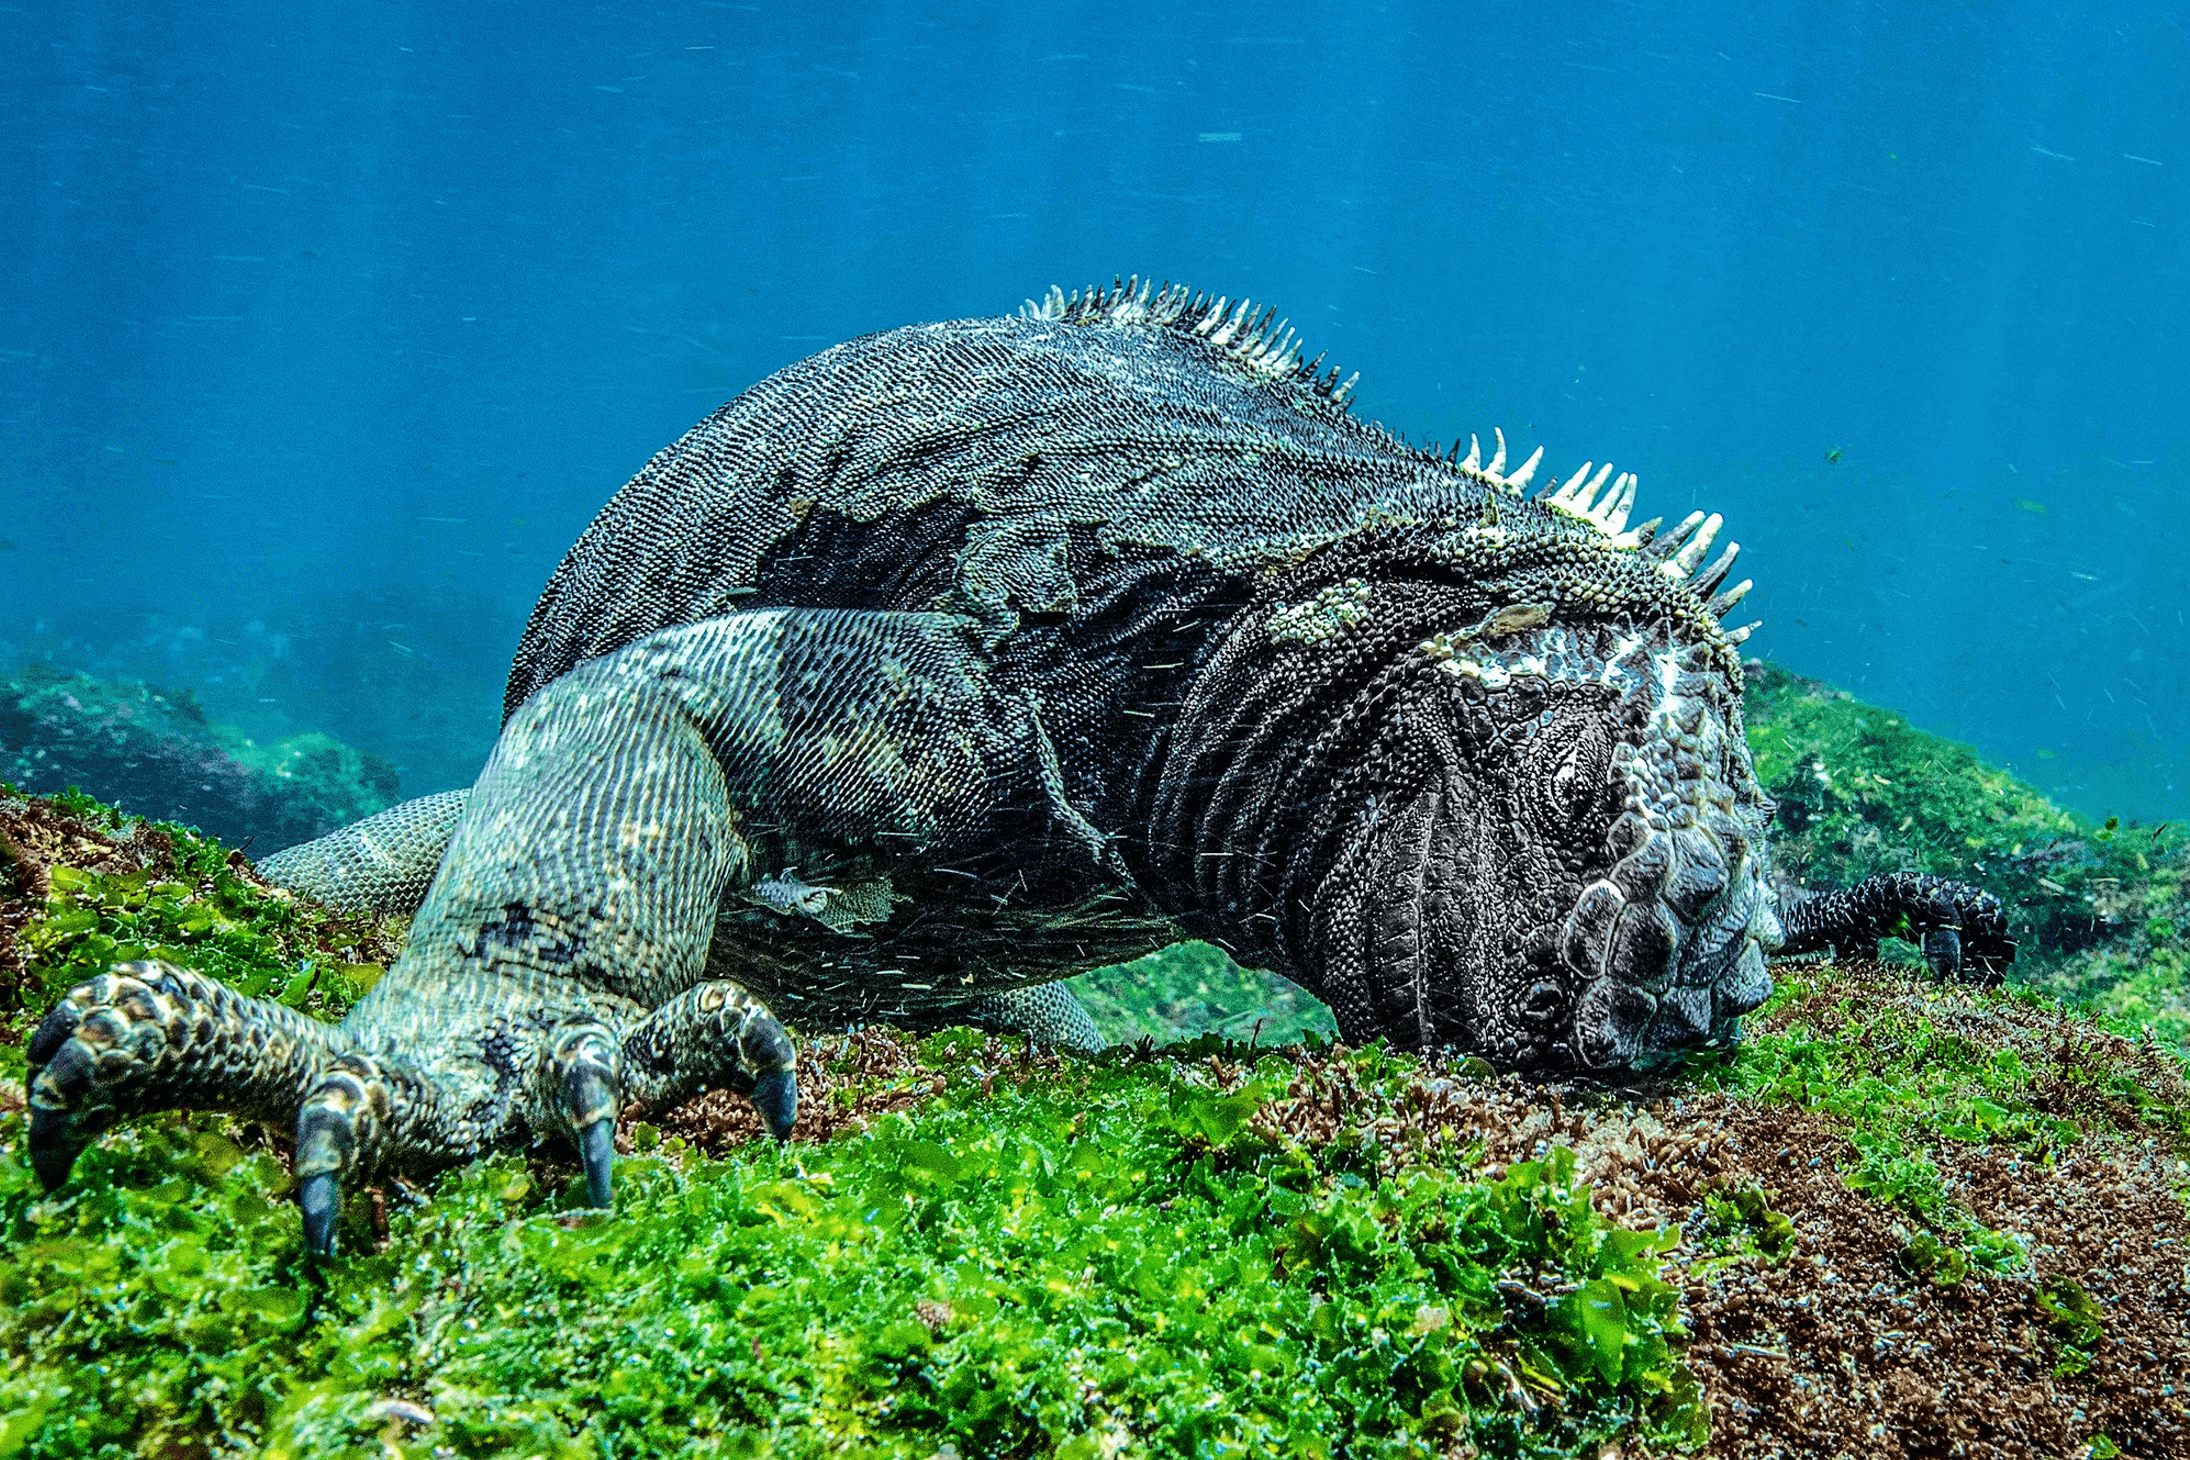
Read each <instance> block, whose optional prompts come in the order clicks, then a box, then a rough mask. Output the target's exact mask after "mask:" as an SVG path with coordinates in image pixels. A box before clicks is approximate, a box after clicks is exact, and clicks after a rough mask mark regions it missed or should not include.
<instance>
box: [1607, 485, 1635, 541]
mask: <svg viewBox="0 0 2190 1460" xmlns="http://www.w3.org/2000/svg"><path fill="white" fill-rule="evenodd" d="M1635 481H1636V477H1635V474H1634V473H1633V472H1622V473H1621V474H1620V479H1619V480H1618V481H1616V482H1614V483H1613V484H1612V491H1613V494H1614V496H1616V497H1617V498H1618V501H1616V502H1615V503H1614V504H1613V507H1612V510H1611V511H1610V512H1608V513H1606V514H1605V519H1604V525H1605V530H1606V531H1608V532H1610V533H1612V534H1613V535H1615V536H1617V535H1618V534H1619V533H1621V532H1622V531H1624V530H1625V529H1626V527H1627V514H1628V512H1629V511H1631V510H1632V509H1633V508H1634V506H1635Z"/></svg>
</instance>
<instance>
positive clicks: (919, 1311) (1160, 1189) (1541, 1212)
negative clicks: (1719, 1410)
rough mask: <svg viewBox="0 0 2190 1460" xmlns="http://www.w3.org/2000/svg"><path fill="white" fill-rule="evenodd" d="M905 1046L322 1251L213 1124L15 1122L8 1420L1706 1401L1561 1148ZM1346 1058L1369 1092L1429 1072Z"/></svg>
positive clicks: (1127, 1423) (1587, 1450)
mask: <svg viewBox="0 0 2190 1460" xmlns="http://www.w3.org/2000/svg"><path fill="white" fill-rule="evenodd" d="M1234 1052H1235V1053H1243V1052H1242V1051H1239V1050H1237V1049H1236V1048H1235V1051H1234ZM918 1053H919V1058H920V1062H921V1066H922V1069H923V1072H924V1073H923V1078H926V1079H929V1080H931V1081H933V1082H934V1084H935V1085H938V1086H940V1087H941V1088H939V1089H933V1090H932V1093H931V1094H930V1096H929V1098H927V1099H926V1100H924V1101H923V1102H922V1103H920V1104H919V1105H918V1106H916V1107H913V1108H910V1109H904V1110H899V1111H895V1112H892V1113H889V1114H887V1115H884V1116H883V1117H881V1118H880V1119H878V1120H876V1121H874V1122H873V1123H872V1124H871V1125H870V1126H869V1127H868V1128H866V1129H864V1130H861V1131H858V1132H857V1133H855V1134H852V1135H850V1136H848V1137H847V1138H844V1139H839V1140H835V1141H831V1142H829V1143H827V1144H824V1145H806V1146H791V1147H778V1146H774V1145H767V1144H754V1145H748V1146H745V1147H742V1148H740V1149H738V1150H736V1152H735V1153H734V1154H733V1155H732V1156H731V1157H730V1159H726V1160H718V1159H713V1158H709V1157H705V1156H702V1155H700V1154H698V1153H697V1152H693V1151H691V1150H689V1149H678V1148H679V1147H681V1145H682V1143H681V1142H679V1141H674V1140H672V1141H670V1142H666V1143H664V1144H663V1145H662V1146H661V1147H659V1148H657V1154H654V1155H649V1156H641V1157H636V1158H627V1159H626V1160H624V1161H623V1162H621V1163H620V1167H619V1172H618V1201H617V1211H616V1214H615V1215H614V1216H613V1217H612V1218H603V1217H601V1216H599V1215H597V1214H587V1213H580V1212H578V1211H576V1210H575V1209H574V1205H575V1203H576V1201H577V1200H578V1198H579V1190H578V1188H577V1184H576V1183H575V1182H573V1181H568V1180H566V1181H563V1182H561V1183H560V1184H558V1183H556V1182H554V1181H543V1180H541V1179H539V1178H538V1177H537V1176H536V1175H535V1173H534V1170H533V1169H532V1168H528V1166H527V1164H526V1162H525V1161H524V1160H523V1159H522V1158H519V1157H516V1156H505V1157H500V1158H496V1159H493V1160H489V1161H484V1162H480V1163H476V1164H474V1165H471V1166H469V1167H466V1168H463V1169H462V1170H459V1171H457V1172H453V1173H451V1174H449V1175H448V1176H445V1177H443V1178H442V1179H441V1180H440V1182H439V1183H438V1185H437V1186H436V1187H435V1188H434V1190H433V1195H432V1200H431V1201H430V1202H429V1203H427V1204H424V1205H422V1206H416V1207H411V1208H408V1209H406V1210H403V1211H400V1212H398V1213H397V1214H396V1215H395V1217H394V1219H393V1220H392V1222H391V1223H390V1228H389V1236H388V1240H387V1243H386V1245H385V1246H384V1247H383V1248H382V1250H380V1251H378V1252H372V1253H369V1254H368V1255H363V1256H359V1257H354V1258H342V1259H336V1260H334V1261H332V1262H328V1263H324V1264H314V1263H312V1262H311V1261H309V1260H308V1259H306V1258H305V1257H304V1255H303V1254H302V1251H301V1230H300V1224H299V1221H298V1219H297V1217H296V1214H295V1211H294V1209H293V1207H291V1206H290V1205H288V1204H287V1203H286V1202H285V1201H283V1200H282V1196H283V1195H284V1194H285V1193H284V1191H283V1186H284V1182H283V1180H282V1176H281V1172H280V1168H279V1167H278V1166H277V1165H275V1164H274V1163H273V1162H272V1161H271V1160H270V1159H269V1158H267V1157H266V1156H264V1155H251V1156H245V1155H243V1154H242V1153H241V1152H239V1151H237V1150H236V1149H235V1148H234V1147H233V1146H232V1145H230V1144H229V1143H228V1142H227V1141H226V1140H225V1139H224V1138H223V1137H222V1136H220V1135H219V1134H218V1132H217V1130H216V1129H215V1126H216V1125H217V1122H213V1121H211V1120H209V1119H207V1118H196V1119H192V1118H187V1117H168V1118H164V1119H160V1120H153V1121H147V1122H141V1123H139V1124H138V1125H137V1126H136V1127H134V1128H133V1129H132V1130H130V1131H128V1132H125V1133H123V1134H121V1135H119V1136H117V1137H115V1138H112V1139H110V1140H109V1141H108V1142H106V1143H105V1144H104V1146H103V1147H102V1148H100V1149H98V1150H95V1151H93V1152H90V1153H87V1155H86V1157H85V1158H84V1164H83V1169H82V1170H81V1171H80V1172H79V1175H78V1177H77V1179H76V1180H75V1181H74V1182H72V1183H71V1185H70V1186H69V1187H68V1188H66V1189H64V1190H63V1191H62V1192H61V1193H59V1194H58V1195H56V1196H53V1197H45V1196H43V1195H41V1194H40V1193H38V1192H37V1191H36V1189H35V1187H34V1184H33V1183H32V1181H31V1178H30V1175H29V1173H28V1171H27V1170H26V1169H25V1167H24V1165H23V1162H22V1159H21V1145H22V1126H21V1123H20V1121H19V1120H14V1119H10V1120H9V1121H7V1122H6V1123H5V1124H0V1230H5V1231H6V1233H7V1237H8V1243H7V1246H8V1256H7V1258H6V1259H0V1292H4V1293H6V1294H7V1295H8V1296H9V1298H10V1301H9V1303H8V1305H7V1311H6V1313H5V1314H4V1315H0V1353H4V1354H6V1355H7V1359H8V1363H9V1366H10V1367H9V1368H8V1370H7V1372H6V1376H5V1377H0V1437H7V1436H13V1437H16V1438H18V1439H19V1440H20V1441H21V1443H22V1444H23V1445H24V1447H25V1453H36V1454H46V1455H74V1454H87V1455H88V1454H94V1453H99V1452H100V1451H101V1450H102V1449H104V1450H109V1451H110V1452H119V1453H130V1452H135V1453H162V1452H172V1451H173V1449H174V1448H175V1447H176V1446H177V1445H183V1446H184V1447H185V1448H197V1447H200V1446H202V1447H203V1448H202V1449H200V1453H204V1452H205V1451H206V1450H216V1451H217V1450H220V1449H225V1448H237V1449H257V1450H263V1452H264V1453H269V1454H299V1455H302V1454H311V1455H332V1454H357V1455H368V1454H371V1455H379V1454H384V1453H396V1454H404V1455H412V1454H415V1455H421V1456H423V1455H427V1454H433V1453H440V1454H447V1453H451V1452H453V1453H458V1454H493V1453H504V1452H509V1453H533V1452H537V1453H543V1454H583V1455H588V1456H596V1455H619V1456H621V1455H632V1454H668V1453H678V1454H753V1453H768V1452H782V1453H787V1454H837V1453H846V1452H850V1453H873V1454H903V1455H918V1456H928V1455H933V1454H936V1453H938V1451H939V1449H941V1447H943V1446H945V1445H948V1446H950V1447H951V1448H952V1449H953V1450H954V1451H955V1452H956V1453H958V1454H960V1455H965V1456H974V1455H1008V1454H1028V1453H1055V1454H1061V1455H1082V1454H1084V1455H1097V1454H1107V1453H1115V1452H1116V1450H1117V1449H1118V1447H1119V1446H1120V1445H1122V1444H1130V1445H1132V1446H1133V1447H1135V1448H1139V1449H1145V1450H1147V1451H1149V1452H1151V1453H1158V1454H1179V1455H1200V1454H1222V1453H1255V1454H1288V1455H1318V1454H1345V1455H1428V1454H1436V1453H1447V1452H1449V1451H1450V1450H1451V1449H1452V1447H1453V1446H1454V1445H1455V1444H1456V1443H1458V1442H1460V1441H1463V1440H1465V1441H1467V1442H1468V1443H1471V1444H1473V1445H1474V1446H1476V1447H1478V1448H1479V1450H1480V1452H1481V1453H1486V1454H1508V1455H1553V1454H1589V1455H1595V1454H1597V1453H1598V1450H1599V1448H1600V1447H1601V1446H1602V1445H1603V1444H1604V1443H1605V1442H1607V1441H1610V1440H1613V1439H1615V1438H1616V1437H1621V1436H1626V1437H1630V1438H1632V1439H1637V1440H1644V1439H1647V1440H1654V1441H1656V1442H1659V1443H1662V1444H1672V1445H1686V1444H1689V1443H1693V1442H1694V1441H1696V1440H1699V1439H1700V1438H1701V1437H1702V1434H1703V1423H1704V1418H1703V1411H1702V1408H1701V1403H1700V1394H1699V1391H1698V1389H1697V1386H1696V1384H1695V1381H1694V1379H1693V1378H1692V1376H1690V1375H1689V1374H1688V1373H1687V1371H1686V1369H1685V1367H1684V1366H1683V1364H1682V1363H1681V1360H1680V1356H1679V1347H1680V1343H1681V1340H1682V1329H1681V1326H1680V1323H1679V1318H1678V1311H1677V1310H1678V1296H1677V1293H1676V1292H1675V1290H1674V1289H1673V1288H1672V1287H1671V1286H1669V1285H1668V1284H1666V1283H1665V1282H1664V1281H1663V1280H1662V1279H1661V1277H1660V1269H1661V1267H1662V1264H1663V1262H1664V1255H1665V1253H1666V1252H1667V1251H1669V1250H1670V1249H1671V1247H1672V1246H1673V1245H1674V1243H1675V1242H1677V1241H1678V1232H1677V1230H1671V1229H1668V1230H1663V1231H1651V1232H1636V1231H1627V1230H1623V1229H1621V1228H1618V1227H1616V1226H1614V1225H1612V1224H1611V1223H1609V1222H1607V1221H1606V1220H1605V1219H1603V1218H1602V1217H1601V1216H1600V1215H1599V1214H1598V1212H1597V1210H1596V1209H1595V1207H1594V1206H1593V1204H1592V1201H1591V1193H1590V1191H1589V1189H1588V1188H1587V1187H1586V1186H1584V1185H1581V1184H1580V1183H1579V1182H1577V1181H1576V1179H1575V1176H1574V1157H1573V1153H1572V1152H1571V1151H1568V1150H1564V1149H1559V1148H1555V1149H1553V1150H1551V1151H1549V1152H1548V1153H1547V1154H1546V1156H1545V1157H1544V1158H1543V1159H1542V1160H1539V1161H1527V1162H1516V1163H1513V1164H1512V1165H1510V1166H1509V1167H1507V1168H1506V1169H1505V1170H1504V1171H1503V1172H1500V1173H1497V1174H1495V1175H1492V1174H1490V1173H1484V1172H1477V1171H1472V1170H1468V1169H1465V1167H1464V1166H1460V1167H1458V1168H1457V1169H1455V1167H1454V1166H1453V1165H1448V1164H1446V1161H1445V1160H1443V1159H1437V1158H1436V1157H1437V1155H1438V1153H1437V1152H1436V1151H1435V1148H1428V1149H1427V1150H1426V1152H1425V1153H1424V1156H1425V1157H1427V1158H1416V1157H1399V1158H1395V1159H1391V1160H1387V1161H1384V1162H1382V1163H1381V1164H1380V1166H1378V1167H1376V1168H1373V1169H1372V1170H1371V1172H1370V1174H1369V1175H1367V1176H1365V1175H1364V1174H1363V1173H1362V1171H1361V1169H1360V1161H1359V1158H1358V1142H1357V1141H1355V1140H1352V1139H1350V1138H1345V1137H1342V1138H1339V1139H1334V1140H1332V1141H1329V1142H1325V1143H1322V1144H1320V1145H1315V1146H1310V1145H1303V1144H1301V1143H1298V1142H1290V1141H1286V1140H1283V1139H1273V1138H1272V1137H1271V1136H1270V1135H1269V1134H1268V1133H1266V1132H1263V1131H1259V1130H1258V1129H1257V1122H1256V1120H1255V1113H1256V1112H1257V1111H1258V1110H1259V1109H1260V1108H1261V1107H1262V1105H1263V1104H1264V1103H1265V1102H1266V1101H1267V1100H1268V1099H1269V1098H1271V1094H1272V1093H1273V1092H1275V1091H1276V1090H1278V1089H1281V1088H1282V1087H1283V1086H1284V1084H1285V1082H1286V1081H1287V1080H1288V1079H1290V1078H1292V1077H1293V1076H1294V1075H1295V1073H1296V1071H1295V1069H1294V1067H1293V1066H1291V1065H1290V1064H1288V1063H1287V1062H1285V1061H1283V1060H1280V1059H1277V1058H1275V1057H1273V1056H1268V1055H1264V1056H1262V1057H1261V1059H1262V1061H1263V1062H1264V1063H1263V1064H1261V1065H1258V1066H1254V1067H1249V1066H1247V1065H1245V1064H1244V1063H1243V1062H1242V1063H1235V1064H1234V1065H1232V1066H1231V1067H1230V1068H1229V1069H1227V1070H1226V1071H1225V1072H1224V1073H1223V1074H1219V1075H1212V1074H1211V1073H1210V1065H1209V1062H1208V1061H1207V1060H1206V1059H1204V1060H1202V1061H1186V1060H1179V1059H1169V1058H1144V1057H1137V1056H1135V1055H1133V1054H1132V1053H1130V1052H1126V1053H1120V1054H1115V1055H1111V1056H1107V1057H1104V1058H1101V1059H1098V1060H1094V1061H1089V1062H1077V1061H1075V1062H1067V1063H1062V1064H1057V1063H1045V1062H1043V1061H1039V1060H1034V1059H1030V1058H1028V1057H1027V1056H1026V1055H1025V1054H1024V1053H1018V1054H1014V1053H1012V1052H1011V1051H1008V1050H1005V1049H1003V1048H1001V1047H1000V1046H999V1045H998V1044H997V1043H996V1042H995V1041H989V1040H984V1039H983V1038H982V1037H980V1036H974V1035H970V1034H967V1033H963V1032H961V1033H956V1034H946V1035H941V1036H936V1037H933V1038H931V1039H929V1040H927V1041H925V1042H923V1043H921V1044H920V1046H919V1049H918ZM1329 1058H1330V1059H1333V1060H1343V1061H1345V1062H1346V1065H1345V1069H1344V1071H1343V1072H1342V1078H1343V1079H1345V1080H1346V1081H1348V1082H1349V1083H1350V1084H1351V1085H1352V1086H1353V1087H1354V1088H1356V1089H1359V1090H1361V1091H1363V1092H1364V1097H1365V1098H1364V1102H1363V1114H1364V1116H1368V1115H1371V1114H1373V1113H1374V1112H1375V1110H1376V1109H1378V1108H1385V1109H1388V1108H1390V1106H1391V1105H1392V1104H1393V1102H1395V1101H1397V1100H1399V1099H1401V1098H1402V1096H1403V1093H1404V1090H1405V1088H1406V1085H1407V1082H1408V1081H1409V1080H1410V1079H1411V1077H1412V1075H1413V1073H1414V1067H1413V1066H1412V1064H1411V1062H1407V1061H1398V1060H1391V1059H1388V1058H1386V1057H1384V1056H1382V1055H1380V1054H1377V1053H1375V1052H1373V1051H1372V1052H1368V1053H1362V1054H1349V1055H1331V1056H1329ZM837 1073H838V1075H839V1078H840V1079H841V1080H842V1081H843V1082H844V1084H843V1085H841V1086H840V1087H839V1088H840V1089H841V1090H843V1091H844V1093H845V1095H846V1097H847V1098H850V1097H852V1096H853V1095H856V1094H857V1093H858V1092H857V1090H856V1088H855V1087H856V1085H857V1081H858V1075H857V1073H856V1071H854V1070H852V1069H851V1068H849V1067H847V1068H844V1069H840V1070H839V1071H838V1072H837ZM1225 1112H1229V1113H1225ZM1348 1134H1349V1135H1351V1132H1349V1133H1348ZM353 1205H354V1206H355V1205H356V1204H353ZM363 1221H364V1219H363V1217H362V1216H361V1215H360V1214H359V1213H357V1212H356V1211H355V1210H353V1212H352V1214H351V1226H350V1227H349V1228H348V1229H347V1230H348V1233H349V1234H350V1235H351V1236H353V1237H355V1236H360V1235H363V1234H362V1232H361V1230H360V1229H361V1227H362V1225H363ZM1501 1285H1503V1286H1501ZM1514 1290H1518V1291H1520V1292H1522V1293H1524V1294H1526V1297H1525V1298H1523V1299H1521V1300H1518V1301H1517V1300H1516V1299H1515V1298H1514V1297H1513V1296H1511V1294H1512V1292H1513V1291H1514ZM400 1406H408V1409H407V1410H404V1409H401V1408H400ZM403 1412H408V1413H412V1414H416V1415H428V1414H430V1415H431V1416H432V1418H433V1423H432V1424H431V1425H416V1426H414V1425H412V1424H411V1423H410V1422H408V1421H403V1420H401V1419H395V1420H394V1421H393V1422H391V1416H395V1415H398V1414H399V1413H403ZM208 1437H220V1438H218V1439H214V1440H212V1441H211V1442H210V1443H209V1441H208ZM186 1440H187V1441H194V1443H186ZM383 1440H385V1441H386V1442H387V1443H388V1445H389V1446H390V1448H389V1449H386V1450H384V1449H382V1442H383ZM436 1447H446V1448H443V1449H438V1450H437V1449H436Z"/></svg>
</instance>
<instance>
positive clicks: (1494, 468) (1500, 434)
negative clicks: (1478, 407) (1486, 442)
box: [1483, 426, 1506, 478]
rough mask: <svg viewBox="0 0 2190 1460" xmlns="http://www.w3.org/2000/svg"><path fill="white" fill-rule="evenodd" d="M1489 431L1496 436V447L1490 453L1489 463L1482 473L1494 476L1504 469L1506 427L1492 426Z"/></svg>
mask: <svg viewBox="0 0 2190 1460" xmlns="http://www.w3.org/2000/svg"><path fill="white" fill-rule="evenodd" d="M1490 432H1491V434H1492V435H1493V436H1496V437H1497V438H1498V449H1497V450H1496V451H1493V452H1492V453H1491V454H1490V465H1489V466H1486V467H1484V468H1483V475H1484V476H1487V477H1492V478H1496V477H1497V475H1498V473H1500V472H1502V471H1504V470H1505V469H1506V429H1505V427H1503V426H1493V427H1491V428H1490Z"/></svg>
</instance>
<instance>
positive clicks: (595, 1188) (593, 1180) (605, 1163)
mask: <svg viewBox="0 0 2190 1460" xmlns="http://www.w3.org/2000/svg"><path fill="white" fill-rule="evenodd" d="M578 1151H579V1153H580V1154H581V1155H582V1156H584V1158H585V1163H586V1204H587V1205H588V1206H592V1207H600V1208H603V1209H605V1208H607V1207H610V1206H613V1205H615V1201H614V1197H613V1194H612V1192H611V1190H610V1178H611V1176H612V1175H613V1174H614V1172H615V1169H616V1122H615V1121H614V1120H608V1119H603V1120H596V1121H595V1122H593V1124H591V1125H589V1126H587V1127H586V1128H585V1131H584V1133H583V1134H581V1135H580V1136H579V1137H578Z"/></svg>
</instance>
